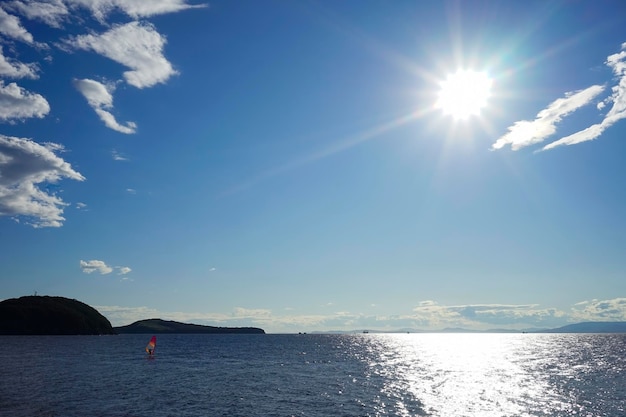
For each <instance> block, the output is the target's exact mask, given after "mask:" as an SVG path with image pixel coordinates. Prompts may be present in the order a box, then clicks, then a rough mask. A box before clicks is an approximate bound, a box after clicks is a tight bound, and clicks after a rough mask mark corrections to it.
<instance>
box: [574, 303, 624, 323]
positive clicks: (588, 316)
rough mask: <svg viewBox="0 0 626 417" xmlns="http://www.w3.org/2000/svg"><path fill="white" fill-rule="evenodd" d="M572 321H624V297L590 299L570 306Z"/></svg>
mask: <svg viewBox="0 0 626 417" xmlns="http://www.w3.org/2000/svg"><path fill="white" fill-rule="evenodd" d="M571 317H572V320H573V321H577V322H578V321H581V322H584V321H626V298H614V299H612V300H591V301H583V302H580V303H577V304H576V305H575V306H574V307H573V308H572V313H571Z"/></svg>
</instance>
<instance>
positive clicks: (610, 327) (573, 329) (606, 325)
mask: <svg viewBox="0 0 626 417" xmlns="http://www.w3.org/2000/svg"><path fill="white" fill-rule="evenodd" d="M311 333H333V334H342V333H626V321H592V322H583V323H576V324H568V325H566V326H562V327H557V328H554V329H536V328H535V329H523V330H509V329H489V330H470V329H463V328H445V329H441V330H421V329H410V328H405V329H398V330H391V331H379V330H367V329H363V330H351V331H328V332H311Z"/></svg>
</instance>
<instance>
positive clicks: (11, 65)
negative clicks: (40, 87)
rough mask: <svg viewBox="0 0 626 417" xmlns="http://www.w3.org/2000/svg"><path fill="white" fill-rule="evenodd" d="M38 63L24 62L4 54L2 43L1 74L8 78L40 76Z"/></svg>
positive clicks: (0, 56)
mask: <svg viewBox="0 0 626 417" xmlns="http://www.w3.org/2000/svg"><path fill="white" fill-rule="evenodd" d="M38 68H39V67H38V65H37V64H24V63H22V62H19V61H15V60H13V59H10V58H7V57H6V56H4V53H3V49H2V45H0V76H3V77H8V78H32V79H36V78H38V75H37V71H38Z"/></svg>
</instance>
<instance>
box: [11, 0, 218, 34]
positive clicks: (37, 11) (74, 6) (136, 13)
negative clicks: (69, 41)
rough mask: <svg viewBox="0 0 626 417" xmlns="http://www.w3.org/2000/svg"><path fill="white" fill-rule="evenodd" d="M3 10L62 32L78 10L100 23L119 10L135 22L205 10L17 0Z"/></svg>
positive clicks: (131, 2) (124, 0)
mask: <svg viewBox="0 0 626 417" xmlns="http://www.w3.org/2000/svg"><path fill="white" fill-rule="evenodd" d="M4 7H5V8H6V9H7V10H12V11H15V12H17V13H19V14H21V15H23V16H25V17H26V18H28V19H31V20H39V21H42V22H44V23H45V24H47V25H48V26H51V27H55V28H61V27H62V25H63V23H65V22H66V21H68V20H69V19H70V17H71V16H72V11H77V10H78V9H79V8H85V9H87V10H89V11H90V12H91V14H92V15H93V16H94V17H95V18H96V19H97V20H99V21H100V22H102V23H104V22H105V19H106V17H107V16H108V15H109V14H110V13H111V12H114V11H118V10H119V11H121V12H122V13H125V14H126V15H128V16H130V17H132V18H133V19H139V18H142V17H150V16H155V15H159V14H165V13H173V12H178V11H182V10H186V9H192V8H198V7H206V6H205V5H189V4H187V2H186V1H185V0H149V1H148V0H29V1H24V0H15V1H7V2H6V3H5V6H4Z"/></svg>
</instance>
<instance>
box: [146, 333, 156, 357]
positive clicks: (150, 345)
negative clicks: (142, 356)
mask: <svg viewBox="0 0 626 417" xmlns="http://www.w3.org/2000/svg"><path fill="white" fill-rule="evenodd" d="M154 349H156V336H152V338H151V339H150V341H149V342H148V345H147V346H146V352H148V354H149V355H152V354H153V353H154Z"/></svg>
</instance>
